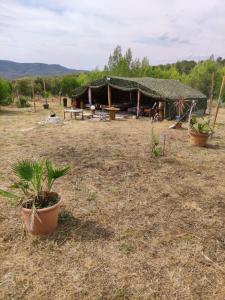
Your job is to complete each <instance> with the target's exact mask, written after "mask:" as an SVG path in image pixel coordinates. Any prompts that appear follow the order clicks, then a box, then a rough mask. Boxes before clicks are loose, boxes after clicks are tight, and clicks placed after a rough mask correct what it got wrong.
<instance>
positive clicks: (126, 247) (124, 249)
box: [119, 243, 134, 255]
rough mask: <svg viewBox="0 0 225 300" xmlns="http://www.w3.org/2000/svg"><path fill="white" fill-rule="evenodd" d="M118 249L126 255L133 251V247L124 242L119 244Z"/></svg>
mask: <svg viewBox="0 0 225 300" xmlns="http://www.w3.org/2000/svg"><path fill="white" fill-rule="evenodd" d="M119 250H120V251H121V252H123V253H124V254H127V255H128V254H130V253H132V252H133V250H134V247H133V246H132V245H131V244H125V243H124V244H122V245H120V247H119Z"/></svg>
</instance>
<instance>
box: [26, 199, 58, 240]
mask: <svg viewBox="0 0 225 300" xmlns="http://www.w3.org/2000/svg"><path fill="white" fill-rule="evenodd" d="M57 195H58V194H57ZM58 197H59V196H58ZM60 204H61V200H60V197H59V202H58V203H56V204H55V205H53V206H50V207H47V208H42V209H37V211H36V214H35V215H34V222H33V224H31V213H32V210H31V209H28V208H25V207H23V206H22V220H23V223H24V227H25V230H26V231H28V232H30V233H32V234H34V235H38V234H48V233H51V232H53V231H54V230H55V229H56V227H57V225H58V216H59V208H60Z"/></svg>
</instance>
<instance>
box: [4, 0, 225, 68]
mask: <svg viewBox="0 0 225 300" xmlns="http://www.w3.org/2000/svg"><path fill="white" fill-rule="evenodd" d="M224 16H225V1H224V0H189V1H186V0H157V1H156V0H139V1H137V0H113V1H103V0H45V1H44V0H39V1H38V0H30V1H29V0H0V59H8V60H14V61H18V62H44V63H59V64H62V65H64V66H67V67H71V68H79V69H93V68H95V67H96V66H98V67H99V68H102V67H103V66H104V64H105V63H106V62H107V59H108V56H109V54H110V52H112V50H113V49H114V48H115V46H116V45H118V44H119V45H121V46H122V48H123V49H124V50H125V49H127V48H128V47H130V48H131V49H132V51H133V54H134V57H140V58H141V57H144V56H147V57H148V58H149V60H150V63H151V64H158V63H165V62H174V61H176V60H178V59H196V60H198V59H201V58H207V57H209V56H210V55H211V54H212V53H214V54H215V55H216V56H224V57H225V18H224Z"/></svg>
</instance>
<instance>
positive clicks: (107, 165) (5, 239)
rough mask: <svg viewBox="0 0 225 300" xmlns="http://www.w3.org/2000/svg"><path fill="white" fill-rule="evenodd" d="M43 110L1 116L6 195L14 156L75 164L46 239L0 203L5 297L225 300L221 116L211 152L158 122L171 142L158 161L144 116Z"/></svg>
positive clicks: (0, 285)
mask: <svg viewBox="0 0 225 300" xmlns="http://www.w3.org/2000/svg"><path fill="white" fill-rule="evenodd" d="M50 106H51V107H52V108H53V109H54V110H55V111H56V112H57V113H59V115H60V116H62V107H60V106H59V105H58V104H57V103H52V102H50ZM47 114H48V111H44V110H43V109H42V108H41V106H39V107H38V112H37V113H33V112H31V111H30V109H29V108H28V109H15V108H12V107H5V108H2V110H1V111H0V153H1V160H0V186H1V188H6V187H7V186H8V185H9V184H10V183H11V180H12V179H13V176H12V172H11V170H10V166H11V163H13V162H14V161H16V160H18V159H21V158H37V159H47V158H48V159H51V160H52V161H53V162H54V163H55V164H58V165H65V164H69V165H70V166H71V171H70V173H69V174H68V175H67V176H66V177H65V178H62V179H61V180H60V181H59V182H58V184H57V185H56V186H55V189H56V191H58V192H59V193H60V194H61V195H62V198H63V206H62V214H61V217H60V224H59V227H58V229H57V231H56V232H55V233H54V234H52V235H49V236H45V237H32V236H29V235H26V236H24V234H23V231H22V225H21V221H20V211H19V209H15V207H13V206H12V205H10V204H9V203H8V202H7V201H6V200H5V199H0V298H1V299H99V300H100V299H221V300H222V299H225V226H224V225H225V186H224V178H225V168H224V161H225V151H224V150H225V131H224V125H223V124H224V121H225V110H222V111H221V113H220V116H219V122H220V123H221V124H220V126H219V127H218V128H217V131H216V133H215V135H214V137H213V139H212V140H210V142H209V144H210V145H209V147H207V148H195V147H192V146H190V145H189V143H188V136H187V130H168V126H169V125H170V124H171V122H167V121H164V122H161V123H156V124H155V125H154V127H155V132H156V133H162V132H165V133H166V134H167V136H168V138H167V146H166V152H165V156H164V157H160V158H157V159H152V158H151V156H150V131H151V128H150V127H151V125H150V122H149V121H148V120H147V119H146V120H143V119H140V120H124V121H114V122H100V121H99V122H98V121H90V120H84V121H81V120H76V121H75V120H72V121H70V120H69V121H68V122H67V123H66V124H64V125H63V126H60V125H42V124H39V123H38V122H41V121H43V120H45V119H46V116H47Z"/></svg>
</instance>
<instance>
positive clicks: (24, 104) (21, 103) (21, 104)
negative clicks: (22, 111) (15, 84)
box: [16, 96, 30, 108]
mask: <svg viewBox="0 0 225 300" xmlns="http://www.w3.org/2000/svg"><path fill="white" fill-rule="evenodd" d="M16 106H17V107H18V108H24V107H29V106H30V104H29V103H28V98H27V97H25V96H21V97H20V98H19V100H18V101H16Z"/></svg>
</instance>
